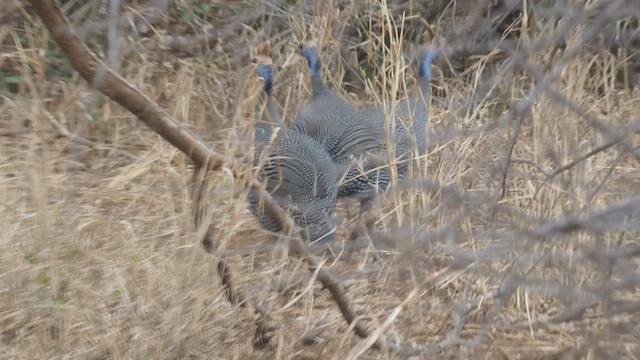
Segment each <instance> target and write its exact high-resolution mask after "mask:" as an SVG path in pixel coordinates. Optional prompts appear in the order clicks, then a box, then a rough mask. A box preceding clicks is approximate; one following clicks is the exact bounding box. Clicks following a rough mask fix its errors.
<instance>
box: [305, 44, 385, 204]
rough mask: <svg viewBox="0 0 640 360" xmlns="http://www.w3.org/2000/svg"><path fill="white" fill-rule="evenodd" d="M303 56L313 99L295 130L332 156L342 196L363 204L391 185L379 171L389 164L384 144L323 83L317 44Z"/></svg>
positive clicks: (349, 105)
mask: <svg viewBox="0 0 640 360" xmlns="http://www.w3.org/2000/svg"><path fill="white" fill-rule="evenodd" d="M300 52H301V54H302V56H304V58H305V59H306V60H307V64H308V65H309V70H310V74H311V89H312V97H311V99H310V100H309V101H308V102H306V103H305V104H304V105H303V106H302V108H301V110H300V113H299V114H298V117H297V118H296V120H295V121H294V123H293V126H292V129H293V130H295V131H297V132H300V133H303V134H305V135H308V136H310V137H312V138H313V139H315V140H316V141H318V142H319V143H320V144H322V146H323V147H324V148H325V149H326V151H327V152H328V153H329V155H330V156H331V159H332V160H333V161H334V163H335V164H336V166H337V168H338V172H339V176H340V183H339V184H338V196H339V197H353V198H357V199H359V200H360V201H361V203H362V202H363V201H366V200H367V199H370V198H371V196H372V194H374V193H375V192H376V191H377V189H378V188H379V187H381V188H386V186H387V185H388V182H389V181H388V180H389V174H388V170H385V169H384V168H382V171H379V170H378V168H379V166H380V165H382V164H384V163H385V162H386V161H385V160H384V159H382V158H381V155H382V154H383V152H382V150H383V143H382V142H381V141H380V139H379V138H378V137H377V136H376V133H375V129H374V127H373V126H372V124H371V123H370V122H369V121H368V119H367V118H364V117H363V116H362V115H363V114H362V113H361V112H360V111H358V109H357V108H355V107H354V106H352V105H351V104H349V103H348V102H347V101H346V100H345V99H344V98H342V97H340V96H339V95H338V94H336V93H335V92H333V91H332V90H331V89H330V88H329V87H328V86H327V84H326V83H325V82H324V81H323V80H322V75H321V72H320V68H321V62H320V54H319V51H318V47H317V45H316V44H315V42H313V41H310V40H306V41H304V42H303V44H302V45H301V46H300ZM362 210H363V206H361V211H362Z"/></svg>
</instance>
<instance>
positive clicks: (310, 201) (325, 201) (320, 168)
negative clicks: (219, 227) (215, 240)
mask: <svg viewBox="0 0 640 360" xmlns="http://www.w3.org/2000/svg"><path fill="white" fill-rule="evenodd" d="M257 72H258V74H260V75H261V76H262V77H263V78H264V86H263V97H264V99H265V101H266V111H265V112H264V113H263V116H262V119H261V122H260V123H259V124H257V125H256V130H255V137H254V138H255V141H256V143H255V147H256V156H255V165H256V166H257V167H259V168H260V173H259V179H260V181H261V182H262V183H263V184H264V186H265V188H266V190H267V192H269V193H270V194H271V196H272V197H273V199H274V200H275V201H276V202H277V203H278V204H279V205H280V206H281V207H282V208H283V209H284V210H285V211H287V212H289V213H290V214H291V216H292V218H293V220H294V222H295V224H296V226H297V227H298V229H299V230H300V233H301V234H302V236H303V238H304V239H305V240H307V241H311V242H316V241H321V242H325V241H331V240H333V238H334V236H335V235H334V231H335V226H334V225H333V221H332V220H333V215H334V212H335V207H336V196H337V185H336V184H337V181H338V173H337V170H336V168H335V165H334V164H333V162H332V160H331V158H330V157H329V154H327V152H326V151H325V150H324V149H323V148H322V147H321V146H320V145H319V144H318V143H317V142H316V141H314V140H313V139H311V138H310V137H308V136H306V135H304V134H301V133H299V132H296V131H293V130H289V129H286V128H283V127H281V125H282V117H281V116H280V113H279V110H278V105H277V104H276V101H275V99H274V98H273V97H272V96H271V90H272V87H273V77H274V75H275V69H274V67H273V65H272V64H271V63H270V62H269V61H266V60H262V61H261V62H260V63H259V65H258V69H257ZM248 200H249V208H250V209H251V212H252V213H253V214H254V215H255V216H256V217H257V218H258V220H259V221H260V223H261V224H262V226H263V227H264V228H265V229H267V230H269V231H274V232H279V231H281V229H280V228H279V226H278V225H277V224H276V223H275V222H274V221H273V220H272V219H271V218H270V217H269V216H267V214H265V213H264V212H263V211H262V207H261V205H260V199H259V198H258V197H257V196H256V195H254V194H252V193H250V194H249V199H248Z"/></svg>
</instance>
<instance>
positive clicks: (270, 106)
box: [267, 94, 282, 125]
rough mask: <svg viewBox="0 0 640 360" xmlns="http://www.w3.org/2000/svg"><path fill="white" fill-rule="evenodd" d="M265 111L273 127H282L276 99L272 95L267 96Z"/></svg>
mask: <svg viewBox="0 0 640 360" xmlns="http://www.w3.org/2000/svg"><path fill="white" fill-rule="evenodd" d="M267 111H268V112H269V117H270V118H271V122H272V123H273V124H275V125H282V115H281V114H280V108H279V107H278V103H277V102H276V99H275V98H274V97H273V96H272V95H270V94H269V95H267Z"/></svg>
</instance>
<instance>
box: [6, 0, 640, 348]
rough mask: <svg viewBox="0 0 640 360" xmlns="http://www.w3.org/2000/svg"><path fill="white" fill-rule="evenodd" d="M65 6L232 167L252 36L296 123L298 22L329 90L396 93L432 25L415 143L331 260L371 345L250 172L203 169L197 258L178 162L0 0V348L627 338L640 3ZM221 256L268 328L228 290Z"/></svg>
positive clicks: (254, 110)
mask: <svg viewBox="0 0 640 360" xmlns="http://www.w3.org/2000/svg"><path fill="white" fill-rule="evenodd" d="M59 3H60V5H61V7H62V9H63V10H64V12H65V14H66V15H67V16H68V17H69V18H70V20H71V21H72V23H73V25H74V28H75V30H76V32H77V33H78V35H79V36H80V37H81V38H82V39H83V40H84V41H85V42H86V43H87V44H88V45H89V46H90V47H91V49H92V50H93V51H94V52H95V53H96V54H98V55H99V56H100V57H101V58H103V59H105V61H106V62H107V63H108V64H109V65H110V66H111V67H112V68H113V69H115V70H116V71H118V72H119V73H120V74H121V75H122V76H123V77H125V78H126V79H128V80H129V81H131V82H132V83H134V84H135V85H136V86H137V87H138V88H139V89H141V90H142V91H143V92H145V93H146V94H148V95H149V96H150V97H151V98H152V99H154V100H155V101H157V102H158V103H159V104H160V105H161V106H162V107H163V108H164V109H166V110H167V111H168V112H169V113H170V114H171V115H173V116H174V117H176V118H177V119H179V120H180V121H181V122H182V124H184V125H185V126H186V127H188V128H190V129H192V130H193V131H194V132H196V133H198V134H199V135H200V136H201V137H202V138H204V139H205V140H206V141H207V142H208V143H209V144H211V146H212V147H214V149H215V150H216V151H217V152H219V153H222V154H224V155H226V156H228V157H230V158H236V159H238V160H240V161H245V162H246V163H249V161H250V158H251V155H250V154H251V147H252V144H251V139H252V136H251V134H252V129H253V128H252V126H253V123H254V121H255V119H256V118H258V117H259V115H260V114H259V110H258V106H257V105H258V102H259V98H258V94H259V89H260V85H261V83H260V81H259V79H258V78H257V76H256V75H255V74H254V72H253V67H252V65H251V58H252V55H253V54H255V52H256V49H258V48H260V47H261V46H262V44H264V43H265V42H267V41H269V42H270V43H271V47H270V50H269V55H270V56H271V57H272V58H273V60H274V62H275V64H277V66H278V70H279V73H278V77H277V87H276V91H277V96H278V100H279V102H280V104H281V105H282V106H283V109H284V113H285V114H286V121H291V120H292V119H293V118H295V114H296V113H297V109H298V108H299V106H300V104H301V103H302V102H303V101H305V99H307V98H308V97H309V91H310V89H309V78H308V71H307V68H306V63H305V61H304V60H303V59H302V58H301V57H300V56H299V55H297V54H296V48H297V43H298V42H299V40H300V39H303V38H304V37H306V36H308V35H312V36H313V37H314V38H315V39H316V40H317V42H318V44H319V46H320V48H321V50H322V54H323V59H322V60H323V64H324V73H325V77H326V79H327V82H328V83H329V84H330V86H331V87H332V89H334V90H335V91H338V92H340V93H341V94H343V95H344V96H346V97H348V98H349V99H351V100H352V101H353V102H354V103H356V104H358V105H359V106H360V107H364V106H369V105H372V104H385V105H389V106H392V104H394V103H395V101H396V100H397V99H399V98H401V97H403V96H405V95H406V94H408V93H411V89H412V84H413V83H414V79H415V75H416V72H415V63H413V62H412V60H413V58H412V50H413V49H414V48H415V46H416V45H417V44H418V41H419V40H418V39H419V37H420V35H421V34H422V33H423V32H424V31H429V32H431V33H432V34H434V35H435V37H436V38H437V39H438V41H439V43H440V44H441V49H442V50H441V53H440V56H439V58H438V59H437V61H436V64H435V65H434V67H433V70H434V75H435V77H434V80H433V85H432V99H431V124H432V134H431V136H430V152H429V154H428V156H426V157H425V159H421V165H422V166H420V167H419V168H416V169H415V171H414V174H413V175H412V180H413V181H410V182H408V183H403V184H396V186H394V188H393V190H392V191H390V192H388V193H386V194H383V195H381V196H380V199H379V201H378V206H376V208H375V210H374V211H372V212H371V213H370V214H368V216H367V217H366V221H367V222H368V224H369V225H370V229H369V231H368V232H366V233H363V232H361V231H359V229H360V226H359V224H360V220H362V219H356V218H354V217H353V213H354V211H353V207H354V206H353V205H352V204H349V203H346V202H341V203H340V211H339V216H338V219H337V220H338V222H339V224H340V225H339V237H338V238H339V240H338V241H336V242H335V244H333V246H332V250H333V253H332V255H331V256H329V257H327V261H326V262H325V264H324V266H325V267H326V268H328V269H330V271H331V272H332V273H334V274H335V275H336V276H337V277H338V278H339V279H340V281H341V282H342V284H343V286H344V287H345V288H346V289H347V293H348V297H349V299H350V301H351V303H352V305H353V306H354V307H355V309H356V312H357V313H358V315H359V321H362V322H363V323H364V324H366V326H367V327H368V328H369V329H371V330H373V331H379V334H381V335H382V337H381V339H383V341H382V346H381V347H380V348H378V349H368V350H366V346H365V345H364V343H363V342H362V340H361V339H359V338H358V337H356V336H355V335H353V333H352V332H351V329H350V328H349V327H348V326H347V325H346V323H345V322H344V320H343V318H342V317H341V315H340V312H339V311H338V310H337V308H336V306H335V303H334V302H333V301H332V299H331V298H330V297H329V296H328V294H327V293H326V291H324V290H323V289H322V288H321V287H320V286H319V285H318V284H316V283H315V282H314V279H315V274H314V273H311V274H309V272H308V270H307V267H306V265H305V264H304V262H302V261H300V260H298V259H295V258H291V257H289V256H288V255H287V253H286V250H285V248H284V247H283V246H282V242H278V241H274V239H275V237H274V236H273V235H272V234H268V233H266V232H265V231H264V230H262V229H261V228H260V227H259V225H258V224H257V223H256V222H255V220H254V219H253V218H252V217H251V215H250V213H249V212H248V211H247V209H246V203H245V201H244V196H245V195H246V191H247V190H246V183H247V181H248V180H249V179H250V178H251V176H252V173H251V171H245V172H243V175H242V176H240V177H239V178H235V179H234V178H233V176H231V173H232V171H231V170H233V169H226V170H224V171H219V172H214V173H211V174H210V175H211V178H210V179H209V180H210V181H209V184H210V188H209V191H208V198H207V204H208V206H207V224H210V225H211V227H212V230H213V234H214V236H215V237H214V239H215V246H214V249H215V250H214V251H213V254H207V253H206V252H205V251H203V250H202V246H201V243H200V240H199V239H200V238H201V235H202V232H203V230H202V229H200V230H197V229H196V228H195V226H194V224H193V219H192V211H191V207H192V200H191V195H190V192H189V187H188V184H189V183H190V179H191V176H192V172H193V169H192V166H191V165H190V161H189V160H188V158H187V157H186V156H184V155H183V154H181V153H180V152H179V151H177V150H176V149H175V148H173V147H172V146H170V145H169V144H168V143H167V142H165V141H163V140H162V139H161V138H160V137H159V136H158V135H157V134H155V133H153V132H152V131H151V130H149V129H147V128H146V127H145V126H143V125H142V124H140V123H138V122H137V120H136V119H135V117H134V116H133V115H131V114H130V113H128V112H127V111H125V110H124V109H122V108H121V107H119V106H118V105H116V104H114V103H113V102H112V101H111V100H109V99H108V98H106V97H105V96H103V95H101V94H99V93H96V92H95V91H93V90H91V85H90V84H87V83H86V82H85V81H82V80H81V79H80V77H79V76H78V74H77V73H75V72H74V71H73V68H72V67H71V65H70V63H69V61H68V60H67V59H66V58H65V57H64V56H63V55H62V54H61V52H60V50H59V48H58V46H57V45H56V44H55V42H53V41H52V39H51V37H50V34H49V33H48V32H47V31H46V29H45V28H44V26H43V25H42V23H41V22H40V20H39V19H38V17H37V16H35V15H34V14H33V12H32V10H31V9H30V7H29V6H27V5H26V2H22V1H18V0H8V1H4V2H2V4H0V14H1V15H0V17H1V18H2V22H1V25H0V46H1V47H0V142H1V144H2V145H1V146H0V189H1V191H0V214H1V216H0V229H2V230H1V231H0V324H1V326H0V330H1V333H0V358H3V359H4V358H6V359H40V358H47V359H58V358H82V359H106V358H109V359H111V358H126V359H129V358H132V359H164V358H176V359H184V358H189V359H199V358H203V359H233V358H236V359H247V358H275V359H285V358H287V359H288V358H295V359H324V358H335V359H346V358H356V357H359V358H363V359H374V358H375V359H377V358H394V359H402V358H411V357H413V358H433V357H437V358H444V357H447V358H460V359H467V358H474V359H475V358H504V359H516V358H520V359H524V358H527V359H528V358H536V359H574V358H575V359H578V358H588V359H604V358H612V359H621V358H626V359H637V358H639V357H640V346H639V345H638V344H639V341H640V327H639V326H638V325H637V322H638V316H639V314H638V313H639V312H640V300H639V299H640V296H639V295H640V292H639V286H640V268H639V267H640V243H639V237H640V218H639V213H640V195H639V193H640V172H639V171H638V162H639V160H640V149H639V146H640V135H639V133H640V96H639V94H640V30H639V23H640V3H638V2H637V1H634V0H626V1H624V0H592V1H591V0H565V1H555V2H554V1H544V0H530V1H527V0H523V1H513V0H491V1H472V0H447V1H445V0H428V1H403V0H389V1H384V0H370V1H346V0H326V1H296V0H285V1H280V0H267V1H249V0H238V1H216V0H208V1H207V0H149V1H141V0H140V1H136V0H131V1H129V0H123V1H117V0H113V1H108V0H89V1H79V0H65V1H60V2H59ZM247 170H249V169H247ZM352 234H356V235H360V236H352ZM222 257H224V258H226V259H227V262H228V264H230V265H231V267H232V269H233V272H234V276H235V282H236V285H237V286H238V288H239V289H241V290H242V291H243V292H245V293H246V294H248V295H249V296H250V297H251V299H252V301H253V303H254V304H255V306H257V307H258V308H259V309H261V311H262V313H263V315H262V316H263V317H266V318H268V321H267V322H266V323H268V325H264V324H265V320H264V319H263V318H262V317H260V318H259V317H256V315H255V313H254V312H252V311H251V309H245V308H241V307H237V306H232V305H231V304H229V303H228V302H227V300H226V297H225V294H224V291H223V289H222V286H221V285H220V281H219V278H218V275H217V272H216V268H215V263H216V259H219V258H222ZM260 327H267V328H268V331H267V332H265V333H263V334H267V335H268V339H267V340H268V341H265V339H256V338H255V333H256V329H257V328H260ZM252 344H253V345H252Z"/></svg>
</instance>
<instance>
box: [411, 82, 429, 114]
mask: <svg viewBox="0 0 640 360" xmlns="http://www.w3.org/2000/svg"><path fill="white" fill-rule="evenodd" d="M430 85H431V82H430V81H429V80H428V79H425V78H421V79H420V80H418V92H417V93H416V94H415V96H416V98H417V99H418V107H419V108H422V109H425V110H426V109H428V108H429V95H430V88H431V86H430Z"/></svg>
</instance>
